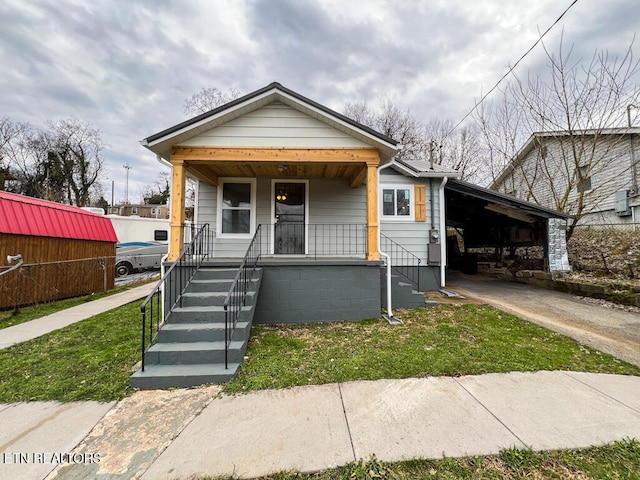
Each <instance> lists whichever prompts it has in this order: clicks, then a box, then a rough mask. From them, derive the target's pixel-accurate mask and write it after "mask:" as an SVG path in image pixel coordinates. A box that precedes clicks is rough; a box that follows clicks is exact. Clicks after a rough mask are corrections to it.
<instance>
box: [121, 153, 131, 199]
mask: <svg viewBox="0 0 640 480" xmlns="http://www.w3.org/2000/svg"><path fill="white" fill-rule="evenodd" d="M123 167H124V169H125V170H126V171H127V177H126V183H125V185H124V203H125V205H129V170H131V165H129V164H128V163H127V164H126V165H123Z"/></svg>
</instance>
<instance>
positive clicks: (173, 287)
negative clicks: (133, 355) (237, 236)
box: [140, 224, 210, 372]
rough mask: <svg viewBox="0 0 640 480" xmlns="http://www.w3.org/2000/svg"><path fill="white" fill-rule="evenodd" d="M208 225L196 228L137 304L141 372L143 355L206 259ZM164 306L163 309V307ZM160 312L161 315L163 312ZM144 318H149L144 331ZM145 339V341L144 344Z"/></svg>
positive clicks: (178, 303) (208, 240) (208, 234)
mask: <svg viewBox="0 0 640 480" xmlns="http://www.w3.org/2000/svg"><path fill="white" fill-rule="evenodd" d="M209 237H210V231H209V224H204V225H202V226H200V227H199V228H198V230H197V232H196V233H195V234H193V235H192V237H191V241H190V242H189V243H188V244H187V245H186V246H185V247H184V249H183V250H182V252H181V253H180V255H179V256H178V259H177V260H176V261H175V262H173V264H172V265H171V266H170V267H169V269H168V270H167V271H166V272H165V274H164V275H163V276H162V278H161V279H160V281H159V282H158V283H157V284H156V286H155V287H154V288H153V290H152V291H151V293H149V295H147V298H145V299H144V301H143V302H142V305H140V312H141V314H142V367H141V369H142V371H143V372H144V363H145V362H144V354H145V353H146V351H147V350H148V348H149V347H151V345H153V342H154V341H155V339H156V337H157V336H158V331H159V330H160V328H161V326H162V324H163V323H164V321H165V319H166V318H167V316H168V315H169V313H170V312H171V311H172V310H173V309H174V308H175V307H176V305H180V306H182V294H183V293H184V291H185V289H186V288H187V286H188V285H189V283H190V282H191V280H192V279H193V276H194V275H195V273H196V271H197V270H198V268H200V265H201V264H202V262H203V261H204V259H205V258H206V257H207V256H208V251H209V249H208V245H209V242H210V238H209ZM163 306H164V308H163ZM163 312H164V313H163ZM147 318H148V319H149V322H148V328H149V331H148V332H147ZM147 337H148V341H147Z"/></svg>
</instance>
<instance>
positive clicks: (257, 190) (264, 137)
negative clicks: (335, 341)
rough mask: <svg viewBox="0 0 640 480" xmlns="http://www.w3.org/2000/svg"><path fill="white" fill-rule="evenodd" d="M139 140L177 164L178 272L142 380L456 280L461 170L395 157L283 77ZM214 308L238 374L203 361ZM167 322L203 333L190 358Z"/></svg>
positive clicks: (172, 254) (207, 376)
mask: <svg viewBox="0 0 640 480" xmlns="http://www.w3.org/2000/svg"><path fill="white" fill-rule="evenodd" d="M141 143H142V145H143V146H144V147H146V148H147V149H149V150H151V151H152V152H154V153H155V154H156V155H157V159H158V160H159V161H160V162H161V163H163V164H166V165H168V166H170V167H171V169H172V197H171V219H170V220H171V232H170V249H169V257H168V262H169V264H171V265H173V267H174V268H172V269H171V271H170V272H168V273H167V275H166V277H167V279H166V282H165V283H167V285H165V299H164V304H165V305H164V307H165V308H164V309H165V312H164V314H163V318H161V319H160V323H163V325H164V327H161V328H160V330H161V331H160V333H159V334H158V336H157V343H156V340H155V339H154V340H153V341H152V339H149V342H148V344H147V346H146V347H145V348H146V349H147V353H146V354H145V356H144V357H145V360H143V361H144V362H145V363H146V368H145V371H144V372H138V373H137V374H136V375H134V377H132V384H133V385H134V386H139V387H142V388H145V387H154V386H170V385H189V384H195V383H203V381H217V380H219V379H220V378H228V377H229V376H231V375H233V372H235V368H237V364H238V363H239V360H240V359H241V358H242V355H243V352H244V348H246V336H248V328H250V323H251V322H256V323H299V322H314V321H321V322H327V321H335V320H360V319H365V318H372V317H378V316H379V315H380V311H381V308H382V307H386V306H387V304H388V303H389V302H390V301H391V306H398V307H401V306H416V305H424V295H423V294H422V293H419V292H420V291H425V290H429V289H437V288H440V287H441V286H444V282H445V259H446V251H445V246H446V241H445V239H446V234H445V231H446V230H445V228H446V227H445V213H444V205H445V201H444V194H445V193H444V188H443V187H444V184H445V183H446V181H447V179H448V178H450V177H457V176H458V175H457V173H456V172H455V171H453V170H449V169H446V168H443V167H440V166H430V168H429V167H427V168H421V167H424V166H421V165H418V164H412V163H411V162H405V163H403V162H399V161H394V160H393V157H394V155H395V154H396V152H397V150H398V149H399V146H398V145H397V142H396V141H394V140H393V139H391V138H389V137H386V136H384V135H382V134H380V133H378V132H376V131H374V130H372V129H370V128H368V127H366V126H364V125H362V124H360V123H358V122H355V121H353V120H351V119H349V118H347V117H345V116H343V115H341V114H339V113H337V112H335V111H333V110H331V109H329V108H327V107H325V106H323V105H320V104H318V103H316V102H314V101H312V100H310V99H308V98H305V97H303V96H302V95H300V94H298V93H296V92H294V91H292V90H289V89H288V88H285V87H284V86H282V85H281V84H279V83H272V84H270V85H268V86H266V87H264V88H262V89H260V90H257V91H255V92H253V93H250V94H248V95H246V96H244V97H241V98H238V99H236V100H234V101H232V102H230V103H227V104H225V105H223V106H221V107H219V108H216V109H214V110H212V111H210V112H207V113H205V114H202V115H200V116H197V117H195V118H192V119H190V120H188V121H186V122H183V123H180V124H178V125H175V126H173V127H170V128H168V129H166V130H163V131H161V132H159V133H157V134H155V135H152V136H150V137H147V138H145V139H144V140H142V141H141ZM188 177H190V178H191V179H193V180H195V182H196V185H197V188H196V201H195V208H194V222H195V224H196V225H197V228H195V229H194V228H193V227H191V228H188V227H185V214H184V212H185V208H184V204H185V188H186V182H187V178H188ZM185 229H186V231H185ZM185 233H186V234H187V238H194V239H195V243H194V244H193V245H186V244H185V241H184V239H185ZM185 248H186V254H185V253H181V252H184V251H185ZM190 249H191V250H190ZM194 259H197V262H198V265H197V267H198V268H197V273H195V274H193V271H196V270H195V268H194V267H193V261H194ZM247 262H249V263H251V264H252V265H253V266H255V267H256V268H255V270H256V272H257V273H256V274H255V276H256V277H257V278H253V277H252V279H250V280H246V281H244V284H243V285H244V286H245V287H246V286H247V285H248V287H246V288H244V290H245V291H246V292H245V293H243V294H242V297H243V301H242V305H243V306H242V307H239V308H237V309H236V310H237V312H236V316H235V317H234V320H233V321H231V323H233V324H234V325H235V324H236V323H237V322H239V323H238V325H240V324H241V325H242V327H243V328H244V327H245V324H244V323H243V321H245V320H246V321H247V322H248V326H247V328H246V334H245V335H244V337H242V335H240V334H238V333H237V331H236V330H237V329H235V328H231V327H229V323H230V320H229V316H230V315H231V314H230V313H229V312H230V311H231V310H233V302H234V299H235V295H236V294H235V293H233V292H234V288H235V287H234V286H233V285H235V284H232V282H233V280H234V278H235V280H236V284H237V280H238V278H239V277H241V278H245V277H247V278H248V277H249V276H250V275H252V274H245V273H238V272H239V271H240V272H246V271H247V269H246V264H247ZM241 264H242V268H240V270H239V267H240V266H241ZM389 266H393V271H391V270H390V269H389V268H388V267H389ZM182 271H184V273H178V272H182ZM253 271H254V269H253V268H252V269H251V272H253ZM388 272H390V275H389V274H388ZM187 277H188V278H189V279H193V280H192V281H191V284H192V285H190V286H187V285H184V284H185V281H184V278H187ZM223 282H226V283H223ZM169 284H171V285H174V284H179V287H178V288H177V290H180V291H184V292H186V293H184V294H183V295H173V294H171V295H167V293H166V292H167V289H168V290H169V292H171V291H173V290H176V287H175V286H171V285H169ZM389 286H391V288H388V287H389ZM172 289H173V290H172ZM217 290H221V292H220V293H216V291H217ZM392 290H393V292H394V295H393V297H392V296H391V294H390V292H391V291H392ZM196 291H197V292H196ZM223 294H226V295H227V296H226V303H225V305H224V308H223V306H222V303H223V301H224V300H225V295H223ZM172 295H173V296H172ZM169 297H171V298H169ZM173 297H176V298H173ZM177 297H180V299H179V300H178V298H177ZM216 302H217V303H216ZM156 310H157V309H156ZM249 311H250V312H249ZM214 312H215V313H216V314H217V313H218V312H220V322H222V323H225V324H226V325H227V326H226V327H225V329H226V333H225V334H224V337H223V339H225V343H226V346H225V350H226V352H225V354H226V356H227V358H229V356H232V357H234V362H232V363H234V366H233V367H232V368H231V369H225V370H226V372H225V374H227V373H228V374H229V375H226V376H222V377H216V376H215V375H214V373H213V372H214V370H215V369H214V368H213V367H211V368H209V367H204V366H202V365H203V364H204V363H205V360H206V359H207V358H213V357H216V354H215V352H213V350H215V349H218V348H221V347H220V345H219V344H217V343H215V342H216V341H213V342H209V341H206V342H205V339H207V340H210V339H212V338H214V334H213V333H211V335H209V333H206V334H205V333H200V334H199V333H194V332H195V331H196V326H197V327H198V329H197V331H198V332H205V330H203V328H204V327H203V325H202V324H203V323H205V319H206V321H207V322H212V321H213V320H212V318H213V317H214V316H215V315H214ZM388 313H390V314H392V313H393V312H392V311H390V312H388ZM225 315H226V316H227V320H226V321H224V320H223V317H224V316H225ZM390 316H391V317H392V315H390ZM238 319H239V320H238ZM392 319H393V317H392ZM179 324H187V327H184V328H182V327H180V326H179ZM167 328H169V330H172V329H180V328H182V330H185V332H182V333H181V334H176V335H177V337H173V336H171V337H168V338H180V339H184V338H188V339H189V340H188V342H187V343H192V345H189V346H186V347H185V346H184V345H182V349H183V350H184V349H187V350H189V352H190V354H189V355H188V356H189V358H188V359H187V360H184V361H183V360H177V358H178V356H179V355H178V352H177V351H175V349H176V348H180V346H176V345H175V344H176V343H178V344H179V343H181V342H186V340H179V341H175V342H174V341H173V340H170V341H166V342H165V341H164V340H163V337H164V336H167V335H165V334H164V333H163V332H162V330H163V329H164V330H167ZM211 328H212V329H213V328H214V327H213V326H211ZM186 330H189V332H191V333H186ZM194 343H200V344H201V345H199V346H194V345H193V344H194ZM205 343H207V345H205ZM214 343H215V344H214ZM235 343H237V344H238V349H237V352H235V353H234V352H233V348H234V344H235ZM149 344H152V346H151V347H150V348H149V347H148V345H149ZM163 344H164V345H163ZM167 344H173V345H171V346H167ZM200 348H201V349H203V351H202V352H200V353H199V354H198V355H195V356H193V355H192V354H193V351H194V349H200ZM204 350H207V351H208V353H207V352H206V351H204ZM230 351H231V352H230ZM183 356H184V355H183ZM206 362H207V363H208V360H206ZM177 363H178V364H179V363H189V364H192V365H193V364H197V365H201V367H198V368H200V370H198V369H197V368H196V369H195V370H194V368H191V370H193V371H196V370H197V371H199V372H200V371H201V372H205V373H203V374H202V375H199V374H196V373H194V374H193V375H191V374H188V373H185V374H184V375H183V377H184V376H186V377H188V379H187V380H184V378H183V379H182V380H179V381H178V380H176V378H173V379H171V378H169V379H168V378H167V377H171V375H174V376H175V377H178V376H180V375H182V373H174V374H172V373H171V372H172V371H178V370H180V372H182V369H183V367H184V366H182V367H177V366H176V364H177ZM228 363H229V361H227V364H228ZM143 368H144V367H143ZM163 375H164V377H163V379H159V378H160V377H162V376H163Z"/></svg>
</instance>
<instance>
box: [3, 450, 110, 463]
mask: <svg viewBox="0 0 640 480" xmlns="http://www.w3.org/2000/svg"><path fill="white" fill-rule="evenodd" d="M100 460H102V454H101V453H81V452H78V453H62V452H53V453H52V452H31V453H26V452H4V453H3V454H2V463H3V464H5V465H7V464H23V465H24V464H42V463H50V464H57V465H60V464H64V463H100Z"/></svg>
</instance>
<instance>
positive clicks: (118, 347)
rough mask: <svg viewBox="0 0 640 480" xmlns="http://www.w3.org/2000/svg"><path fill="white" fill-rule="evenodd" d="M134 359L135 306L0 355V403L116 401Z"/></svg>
mask: <svg viewBox="0 0 640 480" xmlns="http://www.w3.org/2000/svg"><path fill="white" fill-rule="evenodd" d="M139 359H140V302H139V301H137V302H133V303H130V304H128V305H125V306H123V307H121V308H117V309H114V310H110V311H108V312H105V313H102V314H100V315H96V316H95V317H92V318H90V319H87V320H83V321H82V322H78V323H75V324H73V325H70V326H68V327H65V328H63V329H60V330H57V331H54V332H51V333H49V334H47V335H43V336H41V337H38V338H35V339H33V340H29V341H27V342H23V343H19V344H17V345H14V346H12V347H9V348H7V349H4V350H0V403H11V402H28V401H35V400H59V401H63V402H70V401H77V400H98V401H110V400H119V399H121V398H123V397H124V396H126V395H127V394H128V393H130V392H131V389H130V388H129V386H128V385H129V376H130V375H131V374H132V373H133V366H134V365H135V364H136V362H137V361H138V360H139Z"/></svg>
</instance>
